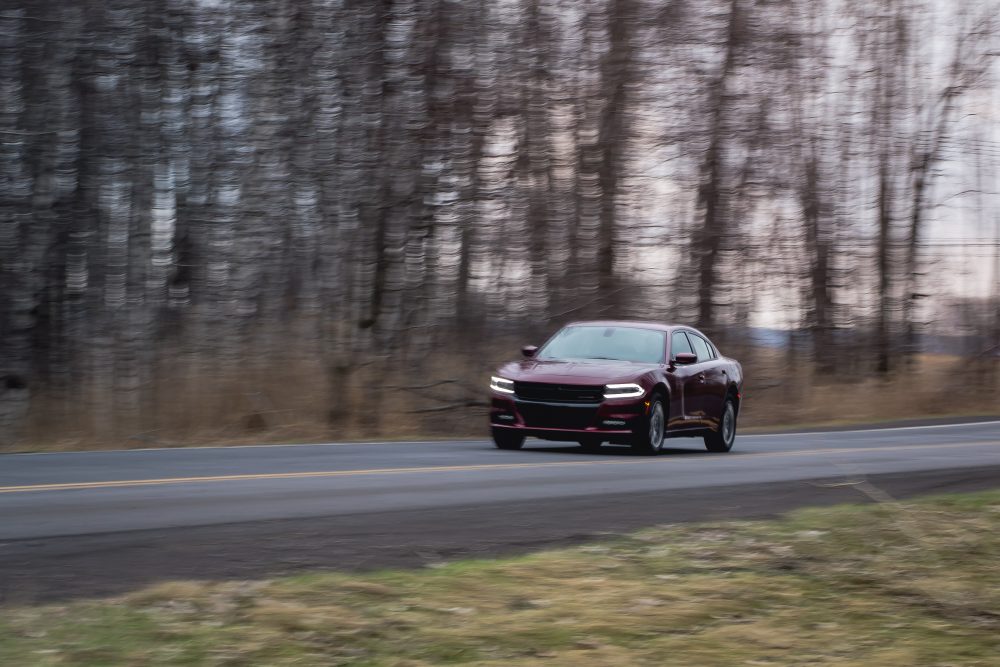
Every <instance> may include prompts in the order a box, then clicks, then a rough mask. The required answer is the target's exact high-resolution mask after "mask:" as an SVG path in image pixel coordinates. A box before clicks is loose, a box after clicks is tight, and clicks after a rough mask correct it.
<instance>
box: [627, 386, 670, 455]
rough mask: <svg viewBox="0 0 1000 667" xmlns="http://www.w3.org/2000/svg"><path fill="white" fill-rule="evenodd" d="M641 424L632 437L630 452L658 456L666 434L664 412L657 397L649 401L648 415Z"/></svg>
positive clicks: (660, 400) (661, 403)
mask: <svg viewBox="0 0 1000 667" xmlns="http://www.w3.org/2000/svg"><path fill="white" fill-rule="evenodd" d="M642 422H643V423H642V426H640V427H639V430H638V432H637V433H635V434H634V435H633V436H632V451H634V452H635V453H636V454H645V455H647V456H652V455H654V454H658V453H659V452H660V448H661V447H663V438H664V435H665V434H666V432H667V417H666V412H665V411H664V409H663V400H662V399H661V398H660V397H659V396H658V395H654V396H653V397H652V399H651V400H650V406H649V413H648V414H647V415H646V418H645V419H644V420H642Z"/></svg>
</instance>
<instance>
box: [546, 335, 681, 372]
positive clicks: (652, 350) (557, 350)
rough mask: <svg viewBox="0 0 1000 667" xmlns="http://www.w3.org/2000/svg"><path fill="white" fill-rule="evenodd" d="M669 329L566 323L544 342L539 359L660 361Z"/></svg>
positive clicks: (653, 362)
mask: <svg viewBox="0 0 1000 667" xmlns="http://www.w3.org/2000/svg"><path fill="white" fill-rule="evenodd" d="M665 346H666V332H663V331H656V330H654V329H637V328H634V327H614V326H610V327H609V326H573V327H566V328H565V329H563V330H562V331H560V332H559V333H557V334H556V335H555V336H554V337H553V338H552V340H550V341H549V342H548V343H546V344H545V346H544V347H542V349H541V350H539V351H538V354H537V355H536V358H537V359H548V360H574V359H612V360H615V361H634V362H639V363H651V364H658V363H661V362H662V361H663V350H664V347H665Z"/></svg>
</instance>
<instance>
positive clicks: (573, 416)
mask: <svg viewBox="0 0 1000 667" xmlns="http://www.w3.org/2000/svg"><path fill="white" fill-rule="evenodd" d="M517 411H518V412H520V413H521V417H522V418H523V419H524V424H525V426H536V427H538V428H572V429H584V428H587V427H588V426H592V425H593V423H594V418H595V417H596V416H597V408H594V407H590V408H585V407H566V406H560V405H540V404H537V403H520V402H519V403H518V404H517Z"/></svg>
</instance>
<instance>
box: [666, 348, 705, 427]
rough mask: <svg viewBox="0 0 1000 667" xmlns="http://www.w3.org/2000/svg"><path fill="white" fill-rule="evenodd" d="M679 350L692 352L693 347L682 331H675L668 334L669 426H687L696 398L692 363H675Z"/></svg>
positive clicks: (696, 391) (696, 387)
mask: <svg viewBox="0 0 1000 667" xmlns="http://www.w3.org/2000/svg"><path fill="white" fill-rule="evenodd" d="M681 352H687V353H689V354H694V349H693V348H692V347H691V343H690V341H689V340H688V337H687V334H685V333H684V332H683V331H675V332H673V334H671V336H670V357H669V359H670V369H671V370H670V378H671V379H672V383H673V384H672V386H671V387H670V416H669V418H668V419H667V424H668V426H670V427H683V426H689V425H690V423H689V422H688V419H689V417H690V416H691V407H692V406H693V403H692V402H694V403H697V400H698V389H699V387H698V385H697V381H696V380H695V379H694V376H695V373H694V372H693V370H692V369H693V365H686V364H678V363H675V361H676V359H677V355H678V354H680V353H681Z"/></svg>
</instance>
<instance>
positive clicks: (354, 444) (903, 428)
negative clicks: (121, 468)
mask: <svg viewBox="0 0 1000 667" xmlns="http://www.w3.org/2000/svg"><path fill="white" fill-rule="evenodd" d="M992 425H1000V419H998V420H993V421H982V422H959V423H956V424H930V425H927V426H890V427H886V428H878V427H875V428H859V429H849V430H836V431H788V432H782V433H747V434H743V435H740V434H737V435H738V436H739V438H740V439H741V440H746V439H748V438H779V437H789V436H793V435H795V436H803V435H807V436H813V435H837V434H839V433H876V432H879V431H914V430H917V431H919V430H924V429H932V428H961V427H963V426H992ZM460 442H468V443H481V442H489V441H488V440H486V439H456V440H375V441H368V442H293V443H289V444H280V443H278V444H263V445H205V446H196V447H184V446H182V445H181V446H177V447H137V448H135V449H87V450H80V451H73V450H67V451H55V452H11V453H9V454H0V457H4V458H5V457H8V456H54V455H59V454H122V453H128V452H183V451H192V450H194V451H201V450H206V449H262V448H267V447H280V448H282V449H288V448H291V447H359V446H364V445H426V444H454V443H460Z"/></svg>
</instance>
